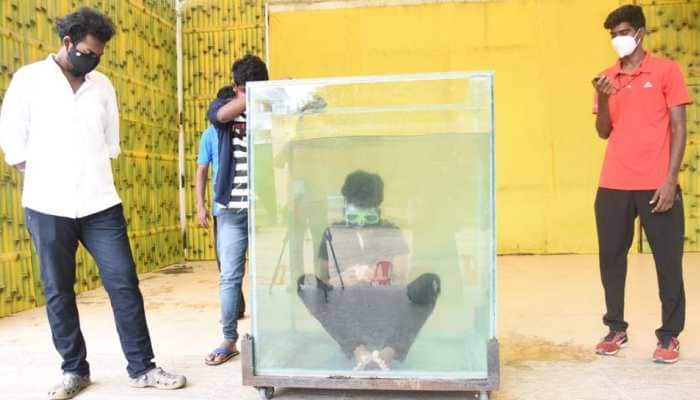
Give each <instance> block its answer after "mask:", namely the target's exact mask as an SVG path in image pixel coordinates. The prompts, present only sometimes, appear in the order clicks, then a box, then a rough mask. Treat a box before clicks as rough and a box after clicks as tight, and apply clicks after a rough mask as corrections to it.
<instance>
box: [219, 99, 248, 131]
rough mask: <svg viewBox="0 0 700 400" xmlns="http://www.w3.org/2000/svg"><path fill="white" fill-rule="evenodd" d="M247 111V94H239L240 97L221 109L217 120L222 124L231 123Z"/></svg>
mask: <svg viewBox="0 0 700 400" xmlns="http://www.w3.org/2000/svg"><path fill="white" fill-rule="evenodd" d="M244 111H245V93H243V92H238V95H237V96H236V97H234V98H233V100H231V101H229V102H228V103H226V104H225V105H224V106H222V107H221V108H219V111H217V113H216V119H217V121H218V122H220V123H223V124H225V123H227V122H231V121H233V120H234V119H236V117H237V116H239V115H241V114H242V113H243V112H244Z"/></svg>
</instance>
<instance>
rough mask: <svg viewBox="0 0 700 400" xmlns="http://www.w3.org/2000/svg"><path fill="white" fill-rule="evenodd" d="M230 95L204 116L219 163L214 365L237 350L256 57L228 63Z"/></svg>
mask: <svg viewBox="0 0 700 400" xmlns="http://www.w3.org/2000/svg"><path fill="white" fill-rule="evenodd" d="M232 73H233V81H234V91H235V95H234V97H232V98H227V99H221V98H217V99H215V100H214V101H213V102H212V103H211V105H210V107H209V112H208V113H207V117H208V118H209V121H210V122H211V123H212V125H214V127H216V130H217V134H218V138H219V148H218V154H219V165H218V173H217V176H216V180H215V183H214V201H215V202H216V203H217V204H218V205H219V214H218V216H217V252H218V255H219V261H220V265H221V276H220V286H219V287H220V289H219V290H220V295H221V324H222V328H223V336H224V341H223V343H221V345H220V346H219V347H217V348H216V349H214V350H213V351H212V352H211V353H210V354H209V355H208V356H207V357H206V359H205V362H206V364H207V365H220V364H222V363H224V362H226V361H228V360H230V359H231V358H233V357H235V356H236V355H238V354H239V352H238V349H237V348H236V342H237V341H238V321H237V316H238V313H239V308H240V305H241V304H240V298H241V282H242V280H243V270H244V265H245V253H246V250H247V249H248V195H249V190H248V141H247V138H246V115H245V106H246V99H245V85H246V83H247V82H252V81H263V80H267V79H268V73H267V66H266V65H265V63H264V62H263V61H262V60H261V59H260V58H258V57H256V56H252V55H247V56H245V57H243V58H242V59H240V60H237V61H236V62H235V63H233V68H232Z"/></svg>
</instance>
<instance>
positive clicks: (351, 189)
mask: <svg viewBox="0 0 700 400" xmlns="http://www.w3.org/2000/svg"><path fill="white" fill-rule="evenodd" d="M341 193H342V194H343V197H345V200H347V202H348V203H351V204H354V205H356V206H358V207H362V208H370V207H379V205H380V204H382V201H384V181H382V178H381V177H380V176H379V175H377V174H371V173H369V172H366V171H362V170H358V171H355V172H353V173H351V174H350V175H348V176H347V177H346V178H345V183H344V184H343V188H342V190H341Z"/></svg>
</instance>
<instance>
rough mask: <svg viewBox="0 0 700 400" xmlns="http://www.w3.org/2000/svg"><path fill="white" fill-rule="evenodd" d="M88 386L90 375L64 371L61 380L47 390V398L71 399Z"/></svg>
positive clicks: (55, 399)
mask: <svg viewBox="0 0 700 400" xmlns="http://www.w3.org/2000/svg"><path fill="white" fill-rule="evenodd" d="M88 386H90V376H81V375H78V374H76V373H73V372H65V373H63V382H61V384H59V385H57V386H55V387H54V388H53V389H51V390H50V391H49V400H68V399H72V398H73V397H75V396H77V395H78V393H80V392H82V391H83V389H85V388H86V387H88Z"/></svg>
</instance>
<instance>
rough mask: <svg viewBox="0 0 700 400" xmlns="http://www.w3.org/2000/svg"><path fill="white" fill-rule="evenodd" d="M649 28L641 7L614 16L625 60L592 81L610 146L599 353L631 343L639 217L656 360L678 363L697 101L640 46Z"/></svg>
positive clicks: (603, 198)
mask: <svg viewBox="0 0 700 400" xmlns="http://www.w3.org/2000/svg"><path fill="white" fill-rule="evenodd" d="M645 23H646V21H645V18H644V13H643V11H642V8H641V7H639V6H634V5H626V6H622V7H620V8H618V9H616V10H615V11H613V12H611V13H610V15H608V17H607V19H606V21H605V24H604V26H605V29H607V30H609V31H610V35H611V37H612V45H613V48H614V49H615V51H616V52H617V54H618V55H619V56H620V59H619V60H618V61H617V62H616V63H615V64H614V65H613V66H612V67H610V68H608V69H606V70H605V71H603V72H602V73H601V74H599V75H598V76H596V77H595V78H594V79H593V86H594V87H595V91H596V93H595V94H596V96H595V104H594V112H595V113H596V115H597V116H596V129H597V131H598V135H599V136H600V137H601V138H603V139H607V140H608V144H607V149H606V152H605V160H604V162H603V169H602V173H601V176H600V185H599V189H598V193H597V196H596V200H595V214H596V224H597V228H598V247H599V250H600V256H599V258H600V274H601V278H602V281H603V288H604V289H605V303H606V307H607V312H606V314H605V316H604V317H603V322H604V323H605V325H607V326H608V328H609V329H610V332H609V334H608V335H607V336H605V338H604V339H603V340H602V341H601V342H600V343H599V344H598V345H597V346H596V352H597V353H598V354H602V355H613V354H616V353H617V352H618V351H619V349H620V348H621V347H624V346H625V345H626V344H627V341H628V337H627V332H626V331H627V327H628V324H627V322H626V321H625V320H624V300H625V277H626V275H627V253H628V251H629V249H630V246H631V245H632V238H633V236H634V220H635V218H636V217H637V216H639V218H640V219H641V222H642V226H643V227H644V232H645V233H646V236H647V238H648V240H649V244H650V245H651V249H652V252H653V254H654V261H655V262H656V271H657V276H658V283H659V296H660V298H661V302H662V305H663V307H662V313H663V325H662V326H661V328H659V329H658V330H657V331H656V336H657V338H658V344H657V348H656V351H655V352H654V356H653V358H654V361H656V362H661V363H674V362H676V361H677V360H678V355H679V348H680V345H679V342H678V335H679V334H680V333H681V331H682V330H683V325H684V323H685V292H684V289H683V271H682V259H683V235H684V217H683V201H682V198H681V193H680V188H679V187H678V171H679V168H680V165H681V162H682V160H683V153H684V151H685V141H686V133H685V106H686V105H687V104H689V103H690V102H691V100H690V95H689V93H688V88H687V86H686V84H685V82H684V80H683V75H682V73H681V71H680V68H679V67H678V65H677V64H676V63H675V62H673V61H670V60H666V59H662V58H657V57H655V56H652V55H651V54H649V53H647V52H646V51H645V50H644V48H643V47H642V43H643V41H644V36H645V34H646V27H645Z"/></svg>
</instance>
